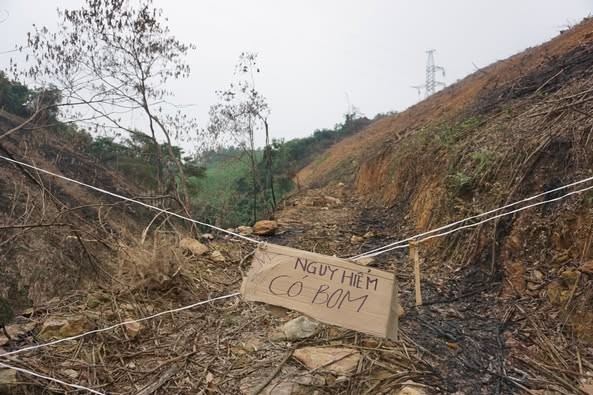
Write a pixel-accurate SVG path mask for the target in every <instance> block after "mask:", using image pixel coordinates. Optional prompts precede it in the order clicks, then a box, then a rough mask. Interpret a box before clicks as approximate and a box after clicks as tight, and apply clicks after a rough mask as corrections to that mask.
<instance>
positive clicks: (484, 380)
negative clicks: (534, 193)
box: [273, 185, 528, 394]
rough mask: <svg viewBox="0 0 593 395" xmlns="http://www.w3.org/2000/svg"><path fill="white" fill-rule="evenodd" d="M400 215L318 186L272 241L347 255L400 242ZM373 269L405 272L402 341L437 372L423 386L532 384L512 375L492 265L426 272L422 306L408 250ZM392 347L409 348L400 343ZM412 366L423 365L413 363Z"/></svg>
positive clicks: (291, 203) (289, 207)
mask: <svg viewBox="0 0 593 395" xmlns="http://www.w3.org/2000/svg"><path fill="white" fill-rule="evenodd" d="M394 215H397V214H396V213H389V212H388V210H379V209H370V208H365V207H363V206H362V204H361V202H360V201H359V200H358V199H356V198H353V197H351V196H350V194H349V193H348V191H347V190H346V187H344V186H339V185H334V186H331V187H328V188H325V189H323V190H318V189H311V190H307V191H304V192H302V193H300V194H299V195H298V196H295V197H292V198H290V199H287V200H286V201H285V202H284V208H282V209H281V210H280V211H279V212H278V213H277V219H278V221H279V222H280V224H281V226H282V229H283V232H282V234H281V235H280V236H278V237H276V239H275V240H274V241H273V242H276V243H279V244H284V245H289V246H292V247H296V248H301V249H305V250H310V251H315V252H319V253H323V254H329V255H334V254H335V255H337V256H341V257H347V256H351V255H354V254H356V253H358V252H360V251H361V250H364V251H367V250H369V249H372V248H375V247H378V246H381V245H384V244H387V243H389V242H391V241H394V240H396V239H397V237H395V235H394V233H398V232H399V230H397V231H398V232H394V231H393V228H390V227H389V226H388V224H389V223H393V219H394V218H390V219H389V220H387V217H389V216H394ZM367 232H372V233H373V234H374V235H371V236H372V237H367V238H364V237H363V239H364V241H363V242H361V243H353V242H352V241H351V238H352V236H364V235H365V233H367ZM367 236H368V234H367ZM400 251H401V250H400ZM404 251H405V250H404ZM373 265H374V266H377V267H380V268H382V269H385V270H394V269H395V267H397V268H399V274H398V278H399V281H400V287H401V299H402V303H403V305H404V308H405V310H406V315H405V316H404V317H403V318H402V320H401V321H400V323H401V330H402V332H403V334H404V336H403V337H404V339H407V340H408V341H409V342H410V343H411V344H413V345H414V346H415V347H416V352H418V355H419V356H420V357H421V359H422V360H423V361H424V362H426V363H427V366H430V373H428V372H427V373H426V374H423V375H421V376H418V377H417V378H416V379H415V381H416V382H419V383H422V384H425V385H427V386H429V387H430V388H432V390H433V391H435V392H437V393H456V392H458V393H464V394H506V393H517V392H520V391H521V387H522V386H524V385H528V378H527V377H524V376H526V374H524V372H522V371H521V370H517V371H513V366H512V363H511V361H510V359H509V356H508V353H507V352H506V351H505V350H506V348H507V347H506V344H505V342H506V340H505V337H504V334H505V331H507V333H509V331H510V329H511V325H510V322H509V319H510V316H511V315H512V311H513V307H508V306H507V307H505V306H503V305H502V304H501V303H500V301H499V300H498V298H497V295H498V293H499V289H500V280H496V279H495V280H494V281H493V279H492V278H490V275H489V273H488V272H489V268H487V267H483V268H482V267H480V266H476V267H470V268H465V269H464V270H460V271H457V272H455V273H451V276H450V277H449V278H446V279H443V275H442V271H440V270H438V271H430V270H427V271H426V272H425V273H424V277H423V283H422V286H423V297H424V302H425V304H424V306H422V307H420V308H416V307H415V306H414V304H415V303H414V294H413V282H412V273H411V270H409V265H408V264H407V252H403V253H402V252H391V253H388V254H385V255H384V256H380V257H378V258H377V261H376V262H375V263H374V264H373ZM388 343H391V342H388ZM390 346H391V347H405V346H402V344H398V343H393V344H390ZM387 360H388V359H387ZM400 368H401V367H400ZM407 369H409V370H410V371H414V370H415V369H416V368H415V367H414V366H411V365H410V366H407ZM378 388H381V386H379V387H378Z"/></svg>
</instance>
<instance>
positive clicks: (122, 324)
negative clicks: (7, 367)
mask: <svg viewBox="0 0 593 395" xmlns="http://www.w3.org/2000/svg"><path fill="white" fill-rule="evenodd" d="M238 295H240V293H239V292H235V293H232V294H228V295H224V296H218V297H216V298H211V299H208V300H203V301H201V302H197V303H194V304H190V305H189V306H183V307H179V308H177V309H172V310H167V311H161V312H160V313H156V314H153V315H150V316H148V317H143V318H139V319H137V320H129V321H124V322H120V323H118V324H114V325H111V326H108V327H106V328H101V329H95V330H92V331H89V332H85V333H81V334H80V335H76V336H70V337H65V338H63V339H58V340H54V341H51V342H48V343H42V344H36V345H34V346H29V347H23V348H21V349H18V350H15V351H10V352H7V353H4V354H0V357H7V356H10V355H15V354H20V353H23V352H26V351H33V350H38V349H40V348H46V347H49V346H53V345H56V344H60V343H63V342H67V341H70V340H76V339H80V338H81V337H84V336H88V335H92V334H95V333H101V332H106V331H110V330H112V329H115V328H119V327H121V326H124V325H129V324H134V323H136V322H142V321H147V320H151V319H153V318H156V317H160V316H162V315H165V314H171V313H177V312H179V311H183V310H189V309H191V308H193V307H196V306H200V305H203V304H206V303H210V302H215V301H217V300H222V299H228V298H232V297H233V296H238Z"/></svg>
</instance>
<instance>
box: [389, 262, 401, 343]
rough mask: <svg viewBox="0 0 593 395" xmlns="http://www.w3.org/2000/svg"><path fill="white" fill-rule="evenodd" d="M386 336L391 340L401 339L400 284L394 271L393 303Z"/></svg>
mask: <svg viewBox="0 0 593 395" xmlns="http://www.w3.org/2000/svg"><path fill="white" fill-rule="evenodd" d="M386 336H387V338H388V339H391V340H395V341H398V340H399V284H398V283H397V276H396V275H395V273H393V288H392V289H391V304H390V309H389V320H388V321H387V330H386Z"/></svg>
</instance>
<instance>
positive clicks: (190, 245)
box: [179, 237, 208, 256]
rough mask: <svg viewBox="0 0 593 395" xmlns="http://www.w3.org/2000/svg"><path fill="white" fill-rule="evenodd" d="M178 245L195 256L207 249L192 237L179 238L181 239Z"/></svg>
mask: <svg viewBox="0 0 593 395" xmlns="http://www.w3.org/2000/svg"><path fill="white" fill-rule="evenodd" d="M179 247H181V248H182V249H184V250H187V251H190V252H191V253H192V254H193V255H195V256H200V255H203V254H204V253H205V252H206V251H208V247H207V246H205V245H204V244H202V243H200V242H199V241H197V240H196V239H192V238H189V237H186V238H184V239H181V241H180V242H179Z"/></svg>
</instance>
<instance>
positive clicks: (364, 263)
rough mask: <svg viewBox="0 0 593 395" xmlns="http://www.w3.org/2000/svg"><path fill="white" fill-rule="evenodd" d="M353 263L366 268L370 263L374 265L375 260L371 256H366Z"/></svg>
mask: <svg viewBox="0 0 593 395" xmlns="http://www.w3.org/2000/svg"><path fill="white" fill-rule="evenodd" d="M354 262H356V263H357V264H359V265H362V266H368V265H370V264H372V263H375V258H373V257H372V256H367V257H364V258H360V259H357V260H355V261H354Z"/></svg>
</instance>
